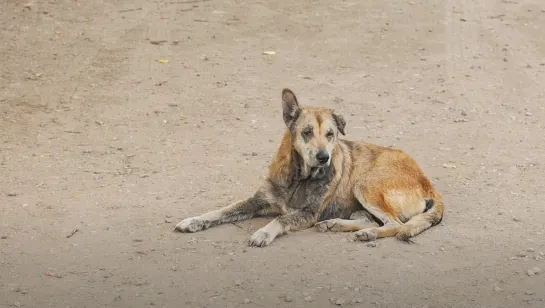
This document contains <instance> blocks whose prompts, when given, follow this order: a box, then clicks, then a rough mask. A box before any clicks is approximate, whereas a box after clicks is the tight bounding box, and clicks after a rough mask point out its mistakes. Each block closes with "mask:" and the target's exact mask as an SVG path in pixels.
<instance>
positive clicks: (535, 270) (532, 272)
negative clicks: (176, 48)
mask: <svg viewBox="0 0 545 308" xmlns="http://www.w3.org/2000/svg"><path fill="white" fill-rule="evenodd" d="M540 272H541V269H540V268H539V267H534V268H532V269H529V270H528V271H526V274H527V275H528V276H530V277H534V276H535V275H537V274H539V273H540Z"/></svg>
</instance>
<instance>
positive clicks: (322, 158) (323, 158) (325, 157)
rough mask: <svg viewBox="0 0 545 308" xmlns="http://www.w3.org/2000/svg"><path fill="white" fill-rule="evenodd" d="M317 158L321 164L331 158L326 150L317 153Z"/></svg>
mask: <svg viewBox="0 0 545 308" xmlns="http://www.w3.org/2000/svg"><path fill="white" fill-rule="evenodd" d="M316 159H317V160H318V162H320V164H325V163H327V161H328V160H329V154H328V153H327V152H326V151H320V152H318V154H316Z"/></svg>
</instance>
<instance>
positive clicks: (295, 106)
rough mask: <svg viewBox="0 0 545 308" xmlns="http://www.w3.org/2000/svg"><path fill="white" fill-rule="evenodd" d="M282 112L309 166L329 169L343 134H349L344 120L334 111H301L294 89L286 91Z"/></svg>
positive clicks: (295, 142)
mask: <svg viewBox="0 0 545 308" xmlns="http://www.w3.org/2000/svg"><path fill="white" fill-rule="evenodd" d="M282 109H283V117H284V122H285V123H286V126H287V127H288V128H289V129H290V131H291V135H292V139H291V140H292V145H293V147H294V149H295V150H296V151H297V152H298V153H299V155H301V157H302V158H303V160H304V161H305V163H306V164H307V165H308V166H310V167H325V166H328V165H329V164H330V162H331V153H332V152H333V149H334V148H335V142H336V141H337V138H338V135H339V133H341V134H343V135H344V134H345V133H344V128H345V126H346V122H345V120H344V118H343V117H342V116H341V115H337V114H335V112H334V111H333V110H331V109H327V108H317V107H300V106H299V103H298V102H297V97H296V96H295V94H294V93H293V92H292V91H291V90H290V89H284V90H283V91H282Z"/></svg>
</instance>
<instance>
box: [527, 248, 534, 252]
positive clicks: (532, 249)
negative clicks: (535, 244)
mask: <svg viewBox="0 0 545 308" xmlns="http://www.w3.org/2000/svg"><path fill="white" fill-rule="evenodd" d="M526 251H528V252H535V251H536V250H535V249H534V248H528V249H526Z"/></svg>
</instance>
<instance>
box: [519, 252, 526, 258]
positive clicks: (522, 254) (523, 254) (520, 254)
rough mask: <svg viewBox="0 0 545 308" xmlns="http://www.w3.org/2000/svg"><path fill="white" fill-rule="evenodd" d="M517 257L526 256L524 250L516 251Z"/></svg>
mask: <svg viewBox="0 0 545 308" xmlns="http://www.w3.org/2000/svg"><path fill="white" fill-rule="evenodd" d="M517 257H519V258H524V257H526V252H524V251H521V252H519V253H517Z"/></svg>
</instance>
